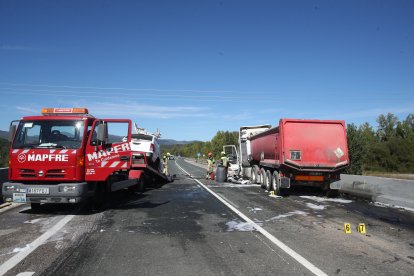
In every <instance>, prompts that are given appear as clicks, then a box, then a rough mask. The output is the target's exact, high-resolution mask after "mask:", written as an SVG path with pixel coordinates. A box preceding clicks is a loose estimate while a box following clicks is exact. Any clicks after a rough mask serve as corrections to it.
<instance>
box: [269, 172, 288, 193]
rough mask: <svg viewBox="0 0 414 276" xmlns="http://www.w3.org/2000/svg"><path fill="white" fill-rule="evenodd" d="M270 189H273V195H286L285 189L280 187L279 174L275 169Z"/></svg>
mask: <svg viewBox="0 0 414 276" xmlns="http://www.w3.org/2000/svg"><path fill="white" fill-rule="evenodd" d="M272 189H273V191H275V195H278V196H283V195H286V189H282V188H280V175H279V173H278V172H277V171H274V172H273V176H272Z"/></svg>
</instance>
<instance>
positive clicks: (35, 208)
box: [30, 202, 40, 211]
mask: <svg viewBox="0 0 414 276" xmlns="http://www.w3.org/2000/svg"><path fill="white" fill-rule="evenodd" d="M30 207H31V208H32V210H33V211H37V210H39V209H40V203H35V202H32V203H30Z"/></svg>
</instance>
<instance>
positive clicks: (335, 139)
mask: <svg viewBox="0 0 414 276" xmlns="http://www.w3.org/2000/svg"><path fill="white" fill-rule="evenodd" d="M233 152H234V151H233ZM236 152H237V155H238V156H237V157H238V158H237V159H238V160H239V162H238V166H239V168H238V169H239V173H240V174H241V175H242V176H244V177H249V178H250V179H251V181H252V182H253V183H258V184H261V185H262V187H264V188H266V189H267V190H269V191H271V190H274V191H275V192H276V194H283V193H284V192H286V189H288V188H290V187H291V186H295V185H307V186H316V187H321V188H322V189H323V190H324V191H326V192H327V194H328V195H335V194H336V192H337V189H338V188H339V187H338V185H335V184H338V181H339V180H340V172H341V171H342V170H343V169H344V168H346V167H347V166H348V164H349V156H348V144H347V138H346V128H345V122H344V121H340V120H301V119H281V120H280V121H279V126H277V127H271V126H270V125H260V126H251V127H241V128H240V133H239V151H236ZM233 156H234V154H233ZM231 159H233V160H235V159H234V158H231Z"/></svg>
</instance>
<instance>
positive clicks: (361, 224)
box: [358, 223, 367, 234]
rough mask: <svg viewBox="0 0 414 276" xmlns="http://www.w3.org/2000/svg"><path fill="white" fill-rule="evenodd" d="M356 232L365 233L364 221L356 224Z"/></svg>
mask: <svg viewBox="0 0 414 276" xmlns="http://www.w3.org/2000/svg"><path fill="white" fill-rule="evenodd" d="M358 233H361V234H366V233H367V229H366V227H365V223H360V224H358Z"/></svg>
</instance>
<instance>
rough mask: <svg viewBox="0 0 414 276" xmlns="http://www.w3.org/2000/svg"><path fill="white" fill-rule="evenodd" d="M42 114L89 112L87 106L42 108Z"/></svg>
mask: <svg viewBox="0 0 414 276" xmlns="http://www.w3.org/2000/svg"><path fill="white" fill-rule="evenodd" d="M42 114H43V115H49V114H89V112H88V109H87V108H79V107H75V108H53V107H52V108H42Z"/></svg>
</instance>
